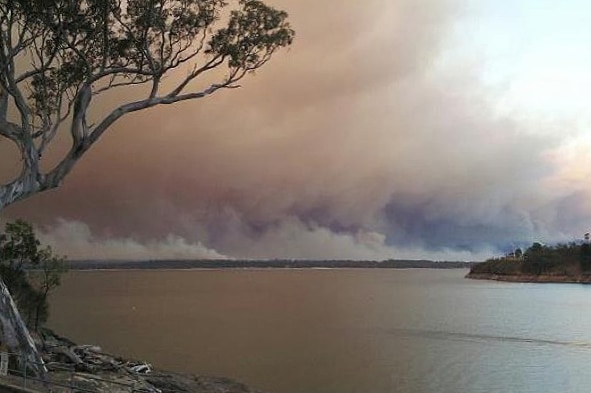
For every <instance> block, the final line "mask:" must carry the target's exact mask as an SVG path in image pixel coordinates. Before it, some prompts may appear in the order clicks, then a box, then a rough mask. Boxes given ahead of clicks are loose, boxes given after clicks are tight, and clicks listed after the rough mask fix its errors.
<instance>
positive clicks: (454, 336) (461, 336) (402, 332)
mask: <svg viewBox="0 0 591 393" xmlns="http://www.w3.org/2000/svg"><path fill="white" fill-rule="evenodd" d="M387 332H388V333H389V334H394V335H399V336H413V337H424V338H431V339H436V340H455V341H480V342H482V341H484V342H490V341H494V342H506V343H511V342H513V343H523V344H534V345H556V346H563V347H571V348H583V349H591V342H586V341H560V340H547V339H539V338H531V337H515V336H498V335H489V334H472V333H461V332H448V331H439V330H422V329H389V330H388V331H387Z"/></svg>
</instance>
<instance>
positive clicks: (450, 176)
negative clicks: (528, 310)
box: [0, 0, 591, 260]
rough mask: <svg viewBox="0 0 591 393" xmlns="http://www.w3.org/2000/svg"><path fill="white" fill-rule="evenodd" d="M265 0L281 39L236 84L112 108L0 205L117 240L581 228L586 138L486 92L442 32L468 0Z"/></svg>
mask: <svg viewBox="0 0 591 393" xmlns="http://www.w3.org/2000/svg"><path fill="white" fill-rule="evenodd" d="M273 3H275V5H277V6H278V7H282V8H285V9H286V10H287V11H288V12H289V13H290V15H291V20H292V23H293V25H294V27H295V29H296V30H297V34H298V35H297V40H296V42H295V44H294V46H293V48H291V49H290V50H289V51H287V52H284V53H280V54H278V55H277V56H276V58H274V59H273V61H272V62H271V63H269V64H268V66H266V67H265V68H264V69H262V70H261V71H260V72H259V73H258V74H257V75H254V76H253V77H251V78H249V79H248V80H247V81H246V82H245V83H244V86H243V88H242V89H239V90H236V91H229V92H222V93H220V94H218V95H216V96H214V97H211V98H208V99H207V100H203V101H200V102H191V103H184V104H181V105H177V106H174V107H168V106H167V107H162V108H157V109H153V110H150V111H148V112H141V113H138V114H135V115H133V116H130V117H128V118H126V119H124V120H123V121H121V122H119V123H117V124H116V125H115V126H114V127H113V130H112V132H110V133H109V134H107V135H106V136H105V138H104V140H103V141H102V142H101V143H100V144H99V145H98V146H97V147H96V148H95V150H93V151H92V152H91V153H90V154H89V155H88V156H87V157H85V158H84V159H83V160H82V161H81V163H80V165H79V166H78V167H77V168H76V170H75V171H74V173H73V174H72V175H71V177H70V178H69V179H67V181H66V184H65V185H64V186H63V187H62V188H60V189H59V190H57V191H53V192H50V193H47V194H44V195H39V196H37V197H35V198H33V199H31V200H29V201H26V202H23V203H20V204H18V205H15V206H13V207H11V208H10V209H8V210H7V211H6V215H7V217H8V218H10V217H17V216H21V217H24V218H27V219H30V220H33V221H34V222H35V223H37V224H39V225H41V226H45V227H46V228H53V229H52V230H51V231H49V232H47V233H46V236H47V239H51V241H52V242H54V243H56V244H58V243H59V244H62V245H63V247H64V248H66V249H68V247H69V248H70V249H72V250H74V249H76V250H78V251H71V252H73V253H74V254H75V255H84V253H85V252H88V253H90V254H93V255H95V254H94V253H96V256H97V257H103V256H104V257H122V258H132V257H134V258H144V257H145V258H156V255H162V256H163V257H177V256H178V257H180V256H181V255H186V256H192V255H206V256H207V255H209V256H212V257H218V256H221V255H226V256H230V257H237V258H243V257H244V258H275V257H276V258H348V259H387V258H434V259H454V260H456V259H468V260H469V259H480V258H484V257H486V256H490V255H492V254H494V253H497V252H504V251H508V250H510V249H511V248H514V247H517V246H522V245H524V244H527V243H530V242H532V241H534V240H536V241H549V242H550V241H563V240H565V241H569V240H574V239H576V238H577V237H580V236H581V235H582V234H583V233H584V232H587V231H588V230H589V228H588V225H589V224H588V221H589V218H590V216H591V214H590V213H591V204H590V203H589V201H590V200H591V198H590V196H591V185H590V184H591V183H589V182H588V181H585V179H588V178H589V175H590V174H591V159H590V158H589V157H591V154H590V153H589V152H590V151H591V150H589V149H588V147H589V146H590V143H589V139H586V138H585V136H584V135H582V134H581V133H579V132H577V131H576V129H575V128H573V123H572V121H570V120H569V121H566V120H564V119H559V118H554V119H552V120H551V121H550V120H548V119H545V118H544V119H543V120H538V119H535V118H531V117H524V116H522V114H520V113H515V112H512V111H507V110H499V108H500V104H499V102H501V101H502V91H499V88H498V86H494V87H491V86H490V85H486V84H484V83H483V82H482V78H481V74H482V67H483V65H482V64H480V62H479V61H478V60H477V58H476V59H475V58H473V57H471V55H470V54H466V53H463V52H462V51H460V50H458V47H457V45H458V36H459V37H464V36H469V35H470V34H471V31H469V30H466V31H463V30H460V31H458V29H461V28H462V26H470V24H462V23H461V21H462V20H465V19H466V18H469V17H470V15H471V14H470V12H472V11H471V9H470V8H469V7H468V2H465V1H460V0H458V1H441V0H437V1H435V0H433V1H422V2H416V1H414V0H399V1H395V2H393V1H386V0H372V1H368V2H359V1H353V0H346V1H340V2H334V1H322V2H318V1H312V0H305V1H303V0H298V1H291V0H281V1H279V0H278V1H274V2H273ZM470 4H471V3H470ZM474 56H477V55H474ZM121 94H122V96H121V97H122V99H124V98H125V94H127V93H121ZM0 148H2V145H0ZM2 165H4V164H2ZM6 168H8V164H7V166H6ZM9 169H10V170H13V168H12V167H10V168H9ZM57 217H62V218H63V219H64V221H56V219H57ZM81 223H84V224H81ZM78 232H79V233H80V235H79V236H78V235H72V233H78ZM66 234H68V235H67V236H66ZM170 234H174V235H170ZM95 237H96V238H97V239H102V240H95ZM109 239H126V240H109ZM130 239H134V240H130ZM153 239H164V240H163V241H162V244H160V243H159V242H155V241H154V240H153ZM98 245H100V247H98ZM116 249H117V250H119V249H126V250H128V251H125V253H123V254H120V253H117V252H115V250H116ZM85 250H86V251H85ZM109 250H110V251H109ZM214 250H215V251H214ZM89 256H90V255H89Z"/></svg>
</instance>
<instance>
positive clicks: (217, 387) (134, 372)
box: [0, 329, 261, 393]
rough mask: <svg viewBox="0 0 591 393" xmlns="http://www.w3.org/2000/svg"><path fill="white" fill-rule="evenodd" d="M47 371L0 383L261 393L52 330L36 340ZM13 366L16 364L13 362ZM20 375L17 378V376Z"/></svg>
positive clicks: (138, 392) (151, 392) (121, 392)
mask: <svg viewBox="0 0 591 393" xmlns="http://www.w3.org/2000/svg"><path fill="white" fill-rule="evenodd" d="M35 340H36V342H37V347H38V348H39V349H40V352H41V354H42V357H43V360H44V361H45V364H46V366H47V369H48V373H47V376H46V382H45V383H44V382H43V381H41V380H34V379H32V378H31V376H28V378H27V380H26V382H24V376H23V375H22V373H20V372H18V371H17V370H13V373H12V375H9V376H8V377H6V378H5V379H2V377H0V382H6V383H8V384H12V385H20V386H22V385H23V382H24V384H26V386H27V387H28V388H29V389H32V390H37V388H38V389H39V390H42V388H43V387H44V386H45V384H49V385H50V386H49V387H51V390H52V391H53V392H70V391H72V390H74V391H79V392H87V393H92V392H97V393H98V392H111V393H173V392H174V393H261V392H260V391H258V390H254V389H252V388H250V387H249V386H247V385H245V384H242V383H239V382H236V381H234V380H231V379H229V378H222V377H210V376H200V375H186V374H180V373H174V372H168V371H163V370H158V369H154V368H153V367H152V366H151V365H150V364H148V363H145V362H141V361H135V360H129V359H124V358H122V357H119V356H114V355H110V354H106V353H104V352H102V350H101V348H99V347H97V346H93V345H77V344H76V343H74V342H72V341H70V340H68V339H66V338H64V337H61V336H59V335H57V334H55V333H54V332H52V331H51V330H48V329H44V330H43V331H42V332H41V333H40V334H39V335H38V336H37V337H35ZM13 363H16V362H14V361H13ZM19 374H20V375H19Z"/></svg>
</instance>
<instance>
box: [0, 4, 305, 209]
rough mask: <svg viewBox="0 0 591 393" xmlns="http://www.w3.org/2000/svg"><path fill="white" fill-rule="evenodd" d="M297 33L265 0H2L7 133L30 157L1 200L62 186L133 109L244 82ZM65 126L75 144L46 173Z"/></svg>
mask: <svg viewBox="0 0 591 393" xmlns="http://www.w3.org/2000/svg"><path fill="white" fill-rule="evenodd" d="M293 37H294V32H293V30H292V29H291V27H290V25H289V23H288V21H287V14H286V13H285V12H284V11H281V10H276V9H274V8H272V7H269V6H267V5H265V4H264V3H263V2H262V1H259V0H235V1H226V0H127V1H123V0H82V1H74V0H4V1H2V2H0V136H1V137H3V138H5V139H8V140H10V141H12V142H13V143H14V144H15V145H16V146H17V147H18V149H19V151H20V153H21V156H22V162H23V167H22V171H21V173H20V175H19V176H18V178H16V179H15V180H14V181H12V182H10V183H8V184H5V185H3V186H1V187H0V209H1V208H2V207H3V206H6V205H8V204H10V203H12V202H14V201H16V200H19V199H23V198H26V197H27V196H29V195H32V194H35V193H37V192H40V191H43V190H46V189H50V188H54V187H57V186H58V185H59V184H60V182H61V181H62V179H63V178H64V176H65V175H66V174H67V173H68V172H69V171H70V170H71V169H72V167H73V165H74V164H75V162H76V161H77V160H78V159H79V158H80V157H81V156H82V155H83V154H84V153H85V152H86V151H87V150H88V149H89V148H90V147H91V146H92V145H93V144H94V143H95V142H96V141H97V140H98V139H99V138H100V137H101V136H102V135H103V134H104V133H105V131H106V130H107V129H108V128H109V127H110V126H111V125H112V124H113V123H114V122H115V121H117V120H118V119H120V118H121V117H122V116H124V115H125V114H127V113H130V112H134V111H138V110H143V109H146V108H150V107H153V106H156V105H162V104H172V103H176V102H179V101H184V100H191V99H198V98H202V97H205V96H207V95H209V94H212V93H214V92H216V91H218V90H220V89H227V88H235V87H238V84H237V82H238V81H239V80H241V79H242V78H243V77H244V76H245V75H247V74H248V73H249V72H251V71H254V70H256V69H258V68H260V67H262V66H263V65H264V64H265V63H266V62H268V61H269V60H270V58H271V56H272V55H273V54H274V53H275V52H276V51H277V50H278V49H280V48H282V47H286V46H288V45H290V44H291V42H292V40H293ZM221 68H223V69H225V72H224V73H221V72H219V71H214V70H217V69H221ZM175 70H177V71H179V72H178V73H177V74H178V75H177V78H175V79H174V80H173V81H174V84H173V86H172V87H171V86H169V85H168V84H166V86H165V84H163V79H164V78H165V77H166V76H169V75H171V74H172V73H173V71H175ZM179 75H180V77H178V76H179ZM212 79H213V80H214V81H213V82H212ZM198 81H203V83H205V85H203V83H202V84H199V83H196V82H198ZM135 85H143V86H145V89H143V91H144V95H143V96H141V97H139V98H138V99H137V100H136V101H131V102H124V103H121V104H120V105H118V106H116V107H115V108H114V109H113V110H112V111H111V112H108V113H106V114H104V116H103V117H101V118H99V119H98V121H96V122H94V123H91V122H90V121H89V115H88V111H89V108H91V103H92V102H93V100H95V99H96V97H97V96H100V95H102V94H104V93H106V92H107V91H112V90H115V89H118V88H122V87H123V88H124V87H129V86H135ZM59 132H67V133H68V134H69V135H70V137H71V140H72V146H71V148H70V150H69V151H68V152H67V153H66V154H65V155H64V156H63V157H62V159H61V161H59V163H58V164H57V165H56V166H55V167H54V168H52V169H50V170H49V171H46V172H45V173H44V172H43V171H42V170H41V168H40V159H41V157H42V155H43V153H44V152H45V151H46V150H47V148H48V146H49V145H50V144H51V142H52V141H53V140H54V138H55V136H56V135H57V134H58V133H59Z"/></svg>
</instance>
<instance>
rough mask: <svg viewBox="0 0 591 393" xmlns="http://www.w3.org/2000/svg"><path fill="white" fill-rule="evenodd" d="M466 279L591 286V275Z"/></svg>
mask: <svg viewBox="0 0 591 393" xmlns="http://www.w3.org/2000/svg"><path fill="white" fill-rule="evenodd" d="M465 277H466V278H471V279H473V280H494V281H507V282H522V283H547V284H552V283H554V284H560V283H563V284H591V275H578V276H566V275H549V274H548V275H546V274H541V275H527V274H492V273H471V272H470V273H468V274H467V275H466V276H465Z"/></svg>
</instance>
